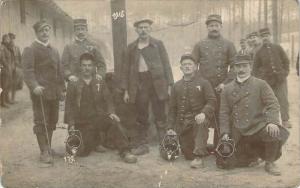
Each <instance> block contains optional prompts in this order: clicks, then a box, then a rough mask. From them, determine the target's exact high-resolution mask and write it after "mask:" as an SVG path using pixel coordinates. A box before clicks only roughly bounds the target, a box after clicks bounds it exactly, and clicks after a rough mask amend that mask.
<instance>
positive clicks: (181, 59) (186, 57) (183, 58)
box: [180, 54, 196, 63]
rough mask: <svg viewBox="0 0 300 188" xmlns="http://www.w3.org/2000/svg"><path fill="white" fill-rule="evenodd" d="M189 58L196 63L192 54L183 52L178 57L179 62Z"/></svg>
mask: <svg viewBox="0 0 300 188" xmlns="http://www.w3.org/2000/svg"><path fill="white" fill-rule="evenodd" d="M186 59H189V60H192V61H193V62H194V63H196V61H195V59H194V57H193V56H192V54H183V55H182V56H181V58H180V63H182V61H184V60H186Z"/></svg>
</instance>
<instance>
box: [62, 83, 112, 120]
mask: <svg viewBox="0 0 300 188" xmlns="http://www.w3.org/2000/svg"><path fill="white" fill-rule="evenodd" d="M84 84H85V83H84V81H83V80H82V79H81V78H80V79H79V80H78V81H76V82H69V83H68V87H67V96H66V103H65V117H64V122H65V123H66V124H69V125H75V123H76V122H78V119H77V118H78V117H79V115H80V107H81V96H82V89H83V86H84ZM90 84H91V87H92V94H93V99H92V100H93V101H94V102H95V109H96V114H97V116H103V115H108V114H112V113H114V106H113V98H112V95H111V93H110V92H109V89H108V88H107V86H106V84H105V82H104V81H103V80H97V79H92V80H91V82H90ZM79 121H80V120H79Z"/></svg>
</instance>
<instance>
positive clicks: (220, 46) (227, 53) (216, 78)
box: [192, 37, 236, 88]
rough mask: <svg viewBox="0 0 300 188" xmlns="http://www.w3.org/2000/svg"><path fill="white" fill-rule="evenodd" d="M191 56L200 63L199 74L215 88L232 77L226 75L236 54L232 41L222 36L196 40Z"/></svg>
mask: <svg viewBox="0 0 300 188" xmlns="http://www.w3.org/2000/svg"><path fill="white" fill-rule="evenodd" d="M192 54H193V57H194V58H195V60H196V62H197V63H199V65H200V74H201V75H202V76H203V77H204V78H206V79H207V80H208V81H210V83H211V84H212V86H213V87H214V88H215V87H217V86H218V85H219V84H221V83H227V82H229V80H232V79H233V78H231V77H232V76H231V77H228V70H229V67H230V65H231V63H232V61H233V58H234V56H235V54H236V49H235V47H234V45H233V43H232V42H230V41H228V40H226V39H224V38H223V37H220V38H217V39H211V38H206V39H204V40H202V41H200V42H198V43H197V44H196V45H195V47H194V49H193V52H192Z"/></svg>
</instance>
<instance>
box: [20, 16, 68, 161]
mask: <svg viewBox="0 0 300 188" xmlns="http://www.w3.org/2000/svg"><path fill="white" fill-rule="evenodd" d="M33 29H34V31H35V35H36V40H35V41H34V42H33V43H32V44H31V45H30V46H29V47H26V48H25V49H24V51H23V54H22V65H23V71H24V81H25V83H26V85H27V86H28V88H29V91H30V98H31V101H32V110H33V121H34V127H33V132H34V133H35V134H36V137H37V141H38V144H39V147H40V151H41V154H40V161H41V162H42V164H45V165H47V166H48V165H49V164H52V163H53V154H54V153H53V150H51V140H52V135H53V131H54V130H55V129H56V124H57V122H58V112H59V99H63V97H64V92H65V83H64V79H63V73H62V67H61V63H60V58H59V54H58V50H57V49H56V48H55V47H53V46H52V45H51V44H50V43H49V36H50V32H51V26H50V25H49V24H48V23H47V21H45V20H41V21H38V22H36V23H35V24H34V25H33Z"/></svg>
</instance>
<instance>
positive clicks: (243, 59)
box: [233, 54, 252, 65]
mask: <svg viewBox="0 0 300 188" xmlns="http://www.w3.org/2000/svg"><path fill="white" fill-rule="evenodd" d="M251 61H252V59H251V56H250V55H244V54H237V55H236V56H235V57H234V61H233V64H234V65H238V64H244V63H251Z"/></svg>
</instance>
